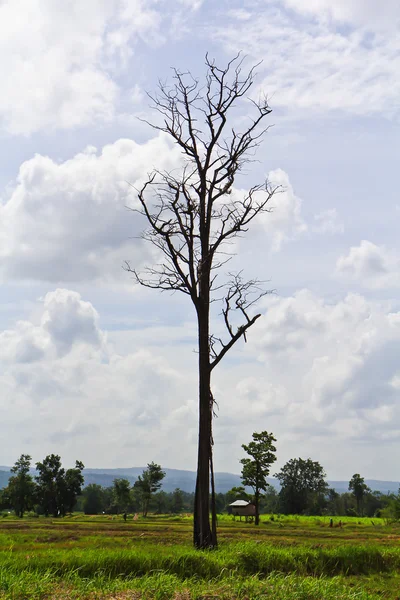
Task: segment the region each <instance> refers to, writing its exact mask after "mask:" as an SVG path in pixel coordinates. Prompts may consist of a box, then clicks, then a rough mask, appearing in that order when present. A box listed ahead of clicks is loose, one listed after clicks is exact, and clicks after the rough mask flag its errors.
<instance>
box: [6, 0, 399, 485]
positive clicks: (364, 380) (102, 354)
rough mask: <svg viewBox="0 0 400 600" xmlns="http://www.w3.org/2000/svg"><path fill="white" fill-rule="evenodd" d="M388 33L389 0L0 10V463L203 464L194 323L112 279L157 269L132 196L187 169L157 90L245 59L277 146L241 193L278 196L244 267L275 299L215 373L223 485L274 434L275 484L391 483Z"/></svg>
mask: <svg viewBox="0 0 400 600" xmlns="http://www.w3.org/2000/svg"><path fill="white" fill-rule="evenodd" d="M399 25H400V8H399V4H398V0H382V2H381V3H377V2H376V0H336V2H334V3H333V2H331V0H240V1H239V0H220V1H219V2H218V3H216V2H214V1H213V0H176V2H174V3H171V2H167V0H85V2H82V1H79V0H68V1H67V2H65V1H61V0H1V1H0V63H1V73H2V93H1V96H0V126H1V134H0V277H1V297H0V390H1V392H0V436H1V440H2V445H1V456H0V464H13V463H14V462H15V460H16V458H17V457H18V456H19V455H20V454H21V453H29V454H31V455H32V457H33V459H34V460H35V461H36V460H40V459H42V458H43V457H44V456H45V455H46V454H47V453H50V452H55V453H58V454H60V455H61V456H62V458H63V459H64V462H65V463H66V464H67V465H70V464H72V463H73V461H74V460H75V459H80V460H82V461H83V462H84V463H85V465H86V466H88V467H122V466H125V467H127V466H142V465H145V464H146V463H147V462H150V461H152V460H155V461H156V462H159V463H161V464H162V465H163V466H165V467H175V468H182V469H190V470H192V469H194V468H195V464H196V438H197V430H196V416H197V398H196V391H197V383H196V360H197V356H196V354H195V352H194V349H195V345H196V329H195V320H194V316H195V315H194V312H193V309H192V307H191V305H190V303H188V302H187V298H186V297H185V296H182V297H178V296H177V295H174V296H171V295H168V294H163V295H161V294H159V293H158V292H155V291H154V292H153V291H149V290H145V289H143V288H139V287H136V286H135V285H134V284H133V282H132V280H131V278H130V277H129V275H128V274H127V273H126V272H125V271H124V270H123V269H122V264H123V262H124V260H130V261H131V263H132V264H134V265H135V266H138V267H139V268H140V267H141V266H143V265H146V264H151V263H152V260H153V259H154V252H153V251H152V249H151V248H148V247H146V246H145V245H144V243H143V242H142V241H141V240H139V239H138V237H137V236H138V234H139V233H140V231H141V230H142V229H143V227H144V223H143V222H141V221H140V219H138V217H137V216H135V214H133V213H132V212H129V211H128V210H127V208H126V207H127V206H132V205H133V204H134V202H135V195H134V191H133V188H132V187H130V186H129V185H128V183H127V182H130V183H132V184H135V183H137V182H138V181H140V180H141V178H143V175H144V174H146V173H147V172H149V171H150V170H151V169H152V168H153V167H158V168H160V169H162V168H164V169H171V168H174V166H176V165H177V164H178V163H179V160H180V158H179V152H178V150H177V149H176V148H174V147H173V146H172V145H171V143H170V141H169V140H168V139H167V138H166V137H164V136H163V135H156V133H155V132H154V131H153V130H151V129H149V128H148V127H147V126H146V125H144V124H143V122H141V121H140V120H139V119H138V117H141V118H148V119H151V118H152V113H151V110H150V109H149V102H148V98H147V96H146V91H152V90H154V89H155V88H156V86H157V81H158V80H159V79H161V80H163V81H164V80H167V79H168V78H169V77H170V76H171V70H170V68H171V67H172V66H176V67H178V68H180V69H182V70H187V69H190V70H191V71H192V72H193V73H194V74H196V75H197V74H198V75H199V76H201V75H202V74H203V73H204V55H205V52H206V51H208V52H209V53H210V55H211V56H213V57H215V58H216V59H217V61H218V62H219V63H220V64H225V63H226V61H227V60H228V59H229V58H231V57H232V56H233V55H234V54H235V53H236V52H237V51H239V50H241V51H242V52H243V53H244V54H245V55H246V57H247V58H246V64H248V65H251V64H254V63H256V62H258V61H260V60H262V61H263V62H262V64H261V65H260V66H259V67H258V78H257V86H258V89H259V90H261V89H263V90H264V91H265V92H266V93H267V95H268V97H269V98H270V104H271V106H272V108H273V113H272V115H271V116H270V117H269V124H273V125H274V127H273V128H271V129H270V130H269V132H268V134H267V136H266V139H265V142H264V143H263V145H262V146H261V148H260V151H259V154H258V159H259V162H257V163H254V164H252V165H251V168H249V169H248V173H247V174H246V176H243V177H242V178H241V181H240V182H239V183H238V185H239V184H240V187H241V188H242V189H245V188H246V187H249V186H250V185H252V184H253V183H256V182H259V181H262V180H263V179H264V178H265V177H266V176H268V177H269V178H270V179H272V180H273V181H276V182H277V183H280V184H282V185H283V186H284V192H283V193H282V194H280V195H279V196H277V197H275V199H274V201H273V209H274V210H273V212H272V213H271V214H268V215H265V216H263V217H262V218H261V220H260V221H259V222H258V223H257V224H255V226H254V227H253V228H252V229H251V230H250V232H249V234H248V236H247V238H246V239H242V240H240V243H239V244H238V247H237V251H238V255H237V257H236V259H234V260H235V264H236V266H237V267H239V268H243V269H244V270H245V272H247V273H249V275H250V276H258V277H259V278H260V279H264V280H268V281H269V285H270V287H271V289H272V288H273V289H274V290H276V291H275V293H274V294H271V295H270V296H268V297H267V298H266V299H264V301H263V302H262V304H261V312H262V313H263V318H262V319H259V321H258V322H257V324H256V325H255V326H254V328H253V329H252V330H251V332H250V333H249V336H248V343H247V344H244V343H242V342H240V343H239V344H237V345H236V347H235V348H234V349H233V350H232V351H231V353H230V356H229V357H228V358H227V359H226V360H225V362H223V363H221V365H220V366H219V367H218V369H216V371H215V377H214V382H213V383H214V391H215V394H214V395H215V397H216V399H217V401H218V404H219V416H218V419H217V420H216V423H215V442H216V446H215V463H216V469H217V470H219V471H221V470H223V471H231V472H239V470H240V466H239V463H238V460H239V459H240V458H241V456H242V452H241V449H240V446H241V444H242V443H246V442H248V441H249V440H250V438H251V433H252V432H253V431H260V430H264V429H266V430H268V431H272V432H274V434H275V436H276V437H277V440H278V443H277V446H278V463H277V466H278V467H279V466H281V465H282V464H284V462H286V460H288V459H290V458H293V457H299V456H301V457H303V458H307V457H311V458H312V459H314V460H318V461H320V462H321V463H322V464H323V466H324V467H325V469H326V471H327V474H328V476H329V478H331V479H345V478H349V477H350V476H351V475H352V474H353V473H354V472H360V473H361V474H362V475H364V476H365V477H373V478H379V479H392V480H398V479H399V478H400V474H399V468H398V456H399V452H400V403H399V401H400V358H399V357H400V300H399V290H400V242H399V236H398V231H399V226H400V198H399V194H398V184H397V179H398V176H397V175H396V170H397V168H398V162H399V151H400V148H399V145H400V144H399V140H400V137H399V118H400V106H399V98H400V75H399V73H400V41H399V40H400V38H399V37H398V35H397V33H398V28H399ZM215 326H216V327H218V325H217V324H216V325H215Z"/></svg>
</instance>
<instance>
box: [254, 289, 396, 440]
mask: <svg viewBox="0 0 400 600" xmlns="http://www.w3.org/2000/svg"><path fill="white" fill-rule="evenodd" d="M267 306H268V309H267V312H266V315H265V317H264V319H262V320H261V322H260V325H259V329H258V332H257V337H256V338H255V339H254V345H255V347H256V348H258V351H259V360H260V361H261V362H262V365H263V376H264V378H265V379H266V380H267V381H268V382H269V385H272V386H274V385H277V384H278V383H280V384H281V385H284V387H285V388H286V391H285V392H284V393H283V396H284V397H286V398H289V399H290V406H289V407H288V410H287V411H285V412H286V414H287V418H286V432H287V431H288V429H287V428H289V431H290V430H293V431H296V430H300V431H302V430H304V431H306V432H307V435H309V436H318V435H320V434H322V433H323V432H324V431H325V430H326V431H329V432H330V434H329V435H333V436H336V437H337V438H338V439H342V440H346V439H347V440H348V439H349V438H350V439H351V438H359V439H364V438H366V437H368V436H370V437H373V438H376V439H386V438H387V436H388V435H389V434H393V432H399V435H400V409H399V404H398V400H399V399H400V397H399V390H398V388H397V387H396V385H395V383H396V381H398V377H399V374H400V368H399V364H398V359H397V357H398V352H399V349H400V326H399V325H400V313H392V312H391V311H390V308H389V307H388V306H384V305H380V304H376V303H372V302H368V301H367V300H366V299H365V298H364V297H362V296H359V295H355V294H349V295H348V296H347V297H346V298H345V299H344V300H341V301H339V302H336V303H328V302H326V301H324V300H323V299H322V298H320V297H318V296H315V295H314V294H312V293H311V292H309V291H307V290H303V291H300V292H298V293H296V294H295V295H294V296H293V297H289V298H270V299H269V300H268V303H267ZM283 406H284V407H285V404H283ZM385 407H386V408H385ZM377 411H382V415H383V414H389V412H390V414H391V419H386V418H383V417H382V418H381V419H380V422H379V424H378V423H376V426H375V428H374V427H373V423H374V415H375V413H376V412H377ZM344 422H346V426H345V427H344V425H343V423H344ZM344 443H345V442H344Z"/></svg>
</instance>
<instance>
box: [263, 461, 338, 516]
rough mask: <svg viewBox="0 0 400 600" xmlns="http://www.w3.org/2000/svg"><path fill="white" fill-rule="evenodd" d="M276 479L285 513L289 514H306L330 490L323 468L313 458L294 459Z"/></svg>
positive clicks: (283, 468)
mask: <svg viewBox="0 0 400 600" xmlns="http://www.w3.org/2000/svg"><path fill="white" fill-rule="evenodd" d="M275 477H276V478H277V479H279V482H280V484H281V491H280V493H279V495H280V499H281V503H282V508H283V511H284V512H286V513H288V514H301V513H303V512H306V511H307V510H309V509H310V508H311V507H312V505H313V503H314V502H315V501H316V499H317V498H318V496H319V495H324V494H326V492H327V489H328V485H327V483H326V481H325V478H326V474H325V471H324V469H323V467H322V466H321V465H320V464H319V462H316V461H313V460H311V458H307V459H306V460H305V459H303V458H292V459H291V460H289V461H288V462H287V463H286V464H285V465H284V466H283V467H282V469H281V470H280V471H279V473H276V475H275Z"/></svg>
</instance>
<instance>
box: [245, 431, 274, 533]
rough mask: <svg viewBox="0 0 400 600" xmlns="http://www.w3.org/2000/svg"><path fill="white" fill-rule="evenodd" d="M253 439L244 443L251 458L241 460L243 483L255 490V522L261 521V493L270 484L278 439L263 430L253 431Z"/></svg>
mask: <svg viewBox="0 0 400 600" xmlns="http://www.w3.org/2000/svg"><path fill="white" fill-rule="evenodd" d="M252 437H253V440H252V441H251V442H250V443H249V444H247V445H246V444H242V448H243V450H244V451H245V452H247V454H248V455H249V456H250V457H251V458H242V460H241V461H240V462H241V463H242V465H243V467H242V482H243V485H248V486H250V487H252V488H253V491H254V504H255V507H256V519H255V524H256V525H258V524H259V523H260V514H259V507H260V494H261V491H262V490H264V491H266V490H267V487H268V486H269V484H268V482H267V476H268V475H269V472H270V469H271V465H272V463H274V462H275V461H276V456H275V453H276V448H275V446H274V444H273V442H276V439H275V438H274V436H273V435H272V433H268V432H267V431H262V432H261V433H253V436H252Z"/></svg>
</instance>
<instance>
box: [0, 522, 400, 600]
mask: <svg viewBox="0 0 400 600" xmlns="http://www.w3.org/2000/svg"><path fill="white" fill-rule="evenodd" d="M261 521H262V522H261V524H260V526H259V527H258V528H256V527H255V526H254V525H253V524H249V523H244V522H240V521H233V520H232V518H231V517H227V516H224V517H221V518H220V519H219V548H218V550H215V551H210V552H197V551H194V550H193V549H192V547H191V536H192V519H191V517H169V518H168V517H149V518H148V519H139V520H137V521H133V520H131V519H128V521H127V522H126V523H124V522H123V520H122V518H121V517H114V518H111V517H108V516H101V517H83V516H82V515H77V516H73V517H69V518H64V519H45V518H39V519H38V518H36V519H35V518H31V519H30V518H25V519H23V520H17V519H14V518H12V516H11V515H9V516H8V517H7V518H3V519H2V518H0V598H1V599H3V598H15V599H25V598H29V599H34V598H35V599H44V598H48V599H51V598H60V599H61V598H63V599H72V598H74V599H78V598H80V599H89V598H91V599H95V598H110V599H111V598H114V599H121V600H122V599H128V598H132V599H137V600H138V599H142V598H148V599H149V600H150V599H167V598H173V599H175V600H191V599H194V598H203V599H207V600H211V599H212V598H223V599H227V600H228V599H232V598H238V599H239V598H240V599H243V600H244V599H248V600H250V599H261V598H262V599H266V600H267V599H274V600H289V599H290V600H292V599H293V600H316V599H321V600H322V599H324V600H336V599H359V600H367V599H375V598H386V599H390V600H395V599H400V544H399V542H400V527H398V526H394V525H386V524H385V523H384V522H383V521H382V520H380V519H373V520H372V521H371V520H370V519H357V518H344V519H342V522H343V528H339V527H333V528H330V527H329V518H327V517H324V518H315V517H280V518H277V517H276V516H275V518H274V520H271V519H270V518H269V517H267V516H265V515H263V516H262V519H261ZM335 521H336V522H337V520H335Z"/></svg>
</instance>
